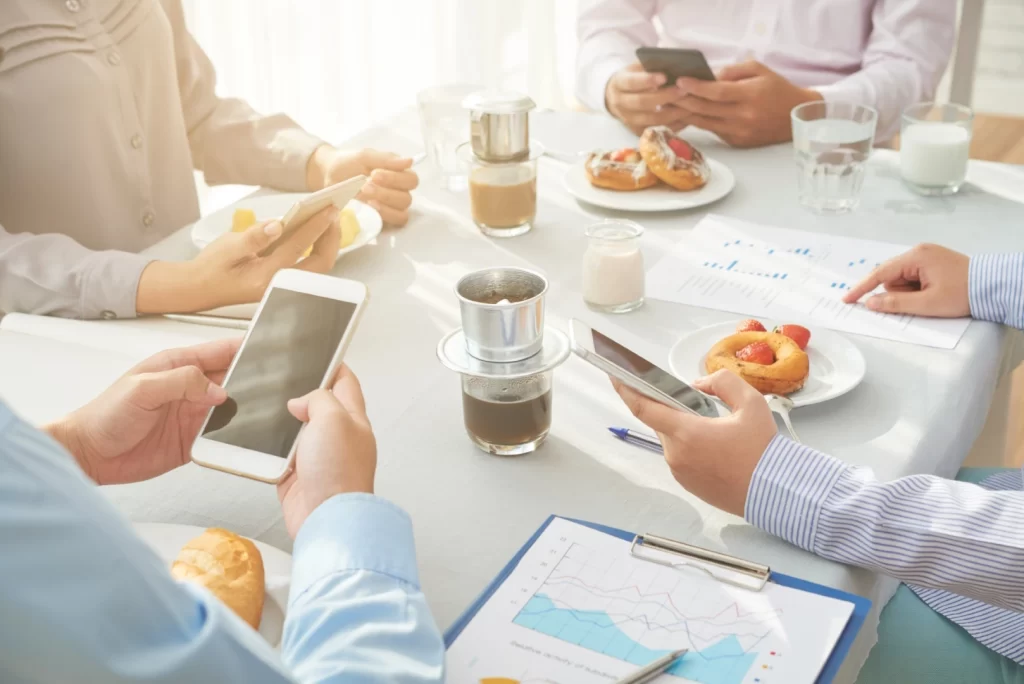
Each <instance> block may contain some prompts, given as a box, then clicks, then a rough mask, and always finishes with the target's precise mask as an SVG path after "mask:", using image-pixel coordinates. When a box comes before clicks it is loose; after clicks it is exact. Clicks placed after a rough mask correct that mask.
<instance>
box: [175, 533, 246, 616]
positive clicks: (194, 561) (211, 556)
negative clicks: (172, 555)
mask: <svg viewBox="0 0 1024 684" xmlns="http://www.w3.org/2000/svg"><path fill="white" fill-rule="evenodd" d="M171 575H172V576H173V577H174V578H175V579H179V580H185V581H186V582H195V583H196V584H199V585H202V586H204V587H206V588H207V589H208V590H209V591H210V593H212V594H213V595H214V596H216V597H217V598H219V599H220V600H221V601H223V602H224V603H225V604H226V605H227V607H228V608H230V609H231V610H233V611H234V612H235V613H236V614H237V615H238V617H240V618H242V619H243V620H245V621H246V622H248V623H249V624H250V625H252V628H253V629H259V627H260V618H261V616H262V615H263V601H264V599H265V597H266V586H265V584H264V578H263V557H262V556H261V555H260V551H259V549H257V548H256V545H255V544H253V543H252V541H250V540H248V539H246V538H245V537H240V536H238V535H237V534H235V533H234V532H230V531H228V530H224V529H220V528H218V527H211V528H209V529H208V530H206V531H205V532H203V533H202V534H201V535H199V536H198V537H196V538H195V539H193V540H191V541H189V542H188V543H187V544H185V546H184V547H182V549H181V551H180V552H179V553H178V557H177V558H176V559H175V561H174V563H173V564H171Z"/></svg>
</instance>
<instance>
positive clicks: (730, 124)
mask: <svg viewBox="0 0 1024 684" xmlns="http://www.w3.org/2000/svg"><path fill="white" fill-rule="evenodd" d="M716 77H717V78H718V80H717V81H701V80H699V79H696V78H680V79H679V80H678V81H677V82H676V85H677V86H678V87H679V89H680V90H681V91H682V92H684V93H685V94H686V96H685V97H683V98H682V99H681V100H679V101H678V103H677V106H678V107H679V108H680V109H681V110H683V111H684V112H685V114H686V116H687V120H688V121H689V123H690V124H692V125H694V126H697V127H699V128H703V129H705V130H708V131H711V132H712V133H715V134H716V135H718V137H720V138H721V139H722V140H724V141H725V142H727V143H729V144H730V145H732V146H733V147H758V146H761V145H770V144H772V143H779V142H786V141H787V140H792V138H793V126H792V122H791V121H790V117H789V114H790V112H791V111H793V107H796V106H797V105H800V104H803V103H805V102H813V101H815V100H821V99H823V98H822V96H821V94H820V93H818V92H817V91H814V90H810V89H809V88H800V87H799V86H796V85H793V84H792V83H790V82H789V81H787V80H786V79H785V78H783V77H782V76H780V75H779V74H777V73H775V72H774V71H772V70H771V69H769V68H768V67H766V66H765V65H763V64H761V63H760V62H754V61H750V62H742V63H740V64H733V65H731V66H727V67H725V68H724V69H722V70H721V71H720V72H719V73H718V74H717V75H716Z"/></svg>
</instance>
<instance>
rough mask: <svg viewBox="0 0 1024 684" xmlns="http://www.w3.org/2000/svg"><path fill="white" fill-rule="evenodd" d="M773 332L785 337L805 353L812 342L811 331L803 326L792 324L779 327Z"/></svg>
mask: <svg viewBox="0 0 1024 684" xmlns="http://www.w3.org/2000/svg"><path fill="white" fill-rule="evenodd" d="M772 332H774V333H778V334H780V335H785V336H786V337H788V338H789V339H791V340H793V341H794V342H796V344H797V346H798V347H800V349H801V350H804V351H806V350H807V343H808V342H810V341H811V331H810V330H808V329H807V328H805V327H804V326H802V325H793V324H792V323H787V324H786V325H777V326H775V329H774V330H772Z"/></svg>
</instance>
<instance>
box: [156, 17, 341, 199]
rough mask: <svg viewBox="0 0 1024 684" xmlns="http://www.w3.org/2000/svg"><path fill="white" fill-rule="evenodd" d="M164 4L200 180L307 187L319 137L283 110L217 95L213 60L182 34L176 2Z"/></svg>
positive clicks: (184, 29)
mask: <svg viewBox="0 0 1024 684" xmlns="http://www.w3.org/2000/svg"><path fill="white" fill-rule="evenodd" d="M164 4H165V6H166V7H167V16H168V18H169V20H170V22H171V28H172V31H173V33H174V53H175V62H176V66H177V71H178V90H179V91H180V93H181V103H182V109H183V112H184V115H185V125H186V127H187V131H188V141H189V147H190V148H191V150H192V160H193V163H194V164H195V166H196V168H197V169H198V170H200V171H202V172H203V174H204V176H205V178H206V182H207V183H209V184H210V185H216V184H219V183H241V184H244V185H261V186H265V187H270V188H276V189H278V190H287V191H292V192H303V191H306V190H308V189H309V188H307V187H306V164H307V162H308V161H309V158H310V156H311V155H312V154H313V151H314V150H316V148H317V147H319V146H320V145H323V144H324V141H323V140H321V139H320V138H317V137H316V136H313V135H310V134H309V133H307V132H306V131H304V130H303V129H302V128H301V127H300V126H299V125H298V124H297V123H295V121H293V120H292V119H291V118H289V117H288V116H286V115H284V114H271V115H263V114H260V113H259V112H257V111H255V110H254V109H253V108H252V107H250V106H249V105H248V104H247V103H246V102H244V101H242V100H239V99H235V98H222V97H218V96H217V93H216V86H217V76H216V72H215V71H214V68H213V64H212V63H211V62H210V58H209V57H207V55H206V53H205V52H203V50H202V48H201V47H199V44H198V43H197V42H196V40H195V38H193V37H192V34H190V33H189V32H188V28H187V27H186V26H185V16H184V12H183V11H182V8H181V3H180V2H178V1H177V0H175V1H174V2H167V3H164Z"/></svg>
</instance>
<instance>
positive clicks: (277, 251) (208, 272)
mask: <svg viewBox="0 0 1024 684" xmlns="http://www.w3.org/2000/svg"><path fill="white" fill-rule="evenodd" d="M338 213H339V212H338V209H337V208H335V207H333V206H330V207H327V208H326V209H323V210H321V211H320V212H319V213H317V214H315V215H313V217H312V218H310V219H309V220H308V221H306V222H305V223H303V224H302V225H300V226H298V227H296V228H293V229H290V230H289V231H288V232H287V233H284V234H283V228H282V226H281V223H280V221H270V222H266V223H257V224H255V225H253V226H251V227H250V228H249V229H248V230H246V231H244V232H241V233H225V234H224V235H221V236H220V237H219V238H217V239H216V240H214V241H213V242H211V243H210V244H209V245H208V246H207V247H206V248H205V249H204V250H202V251H201V252H199V254H198V255H197V256H196V257H195V258H194V259H192V260H191V261H185V262H166V261H154V262H153V263H151V264H149V265H148V266H147V267H146V269H145V270H144V271H143V272H142V277H141V278H140V279H139V288H138V293H137V294H136V300H135V301H136V305H135V308H136V310H137V311H138V313H140V314H162V313H190V312H194V311H205V310H207V309H213V308H216V307H219V306H227V305H230V304H247V303H249V302H256V301H259V299H260V298H261V297H262V296H263V292H264V291H265V290H266V289H267V285H269V284H270V279H271V278H273V277H274V274H275V273H277V272H278V271H280V270H281V269H282V268H298V269H301V270H304V271H313V272H315V273H326V272H327V271H329V270H331V268H333V267H334V262H335V261H336V260H337V258H338V244H339V243H340V242H341V233H340V231H341V229H340V227H339V225H338ZM310 245H312V247H313V250H312V252H311V253H310V255H309V256H307V257H306V258H305V259H302V261H301V262H299V259H301V258H302V255H303V254H304V253H305V252H306V250H307V249H309V247H310ZM296 262H298V263H296Z"/></svg>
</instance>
